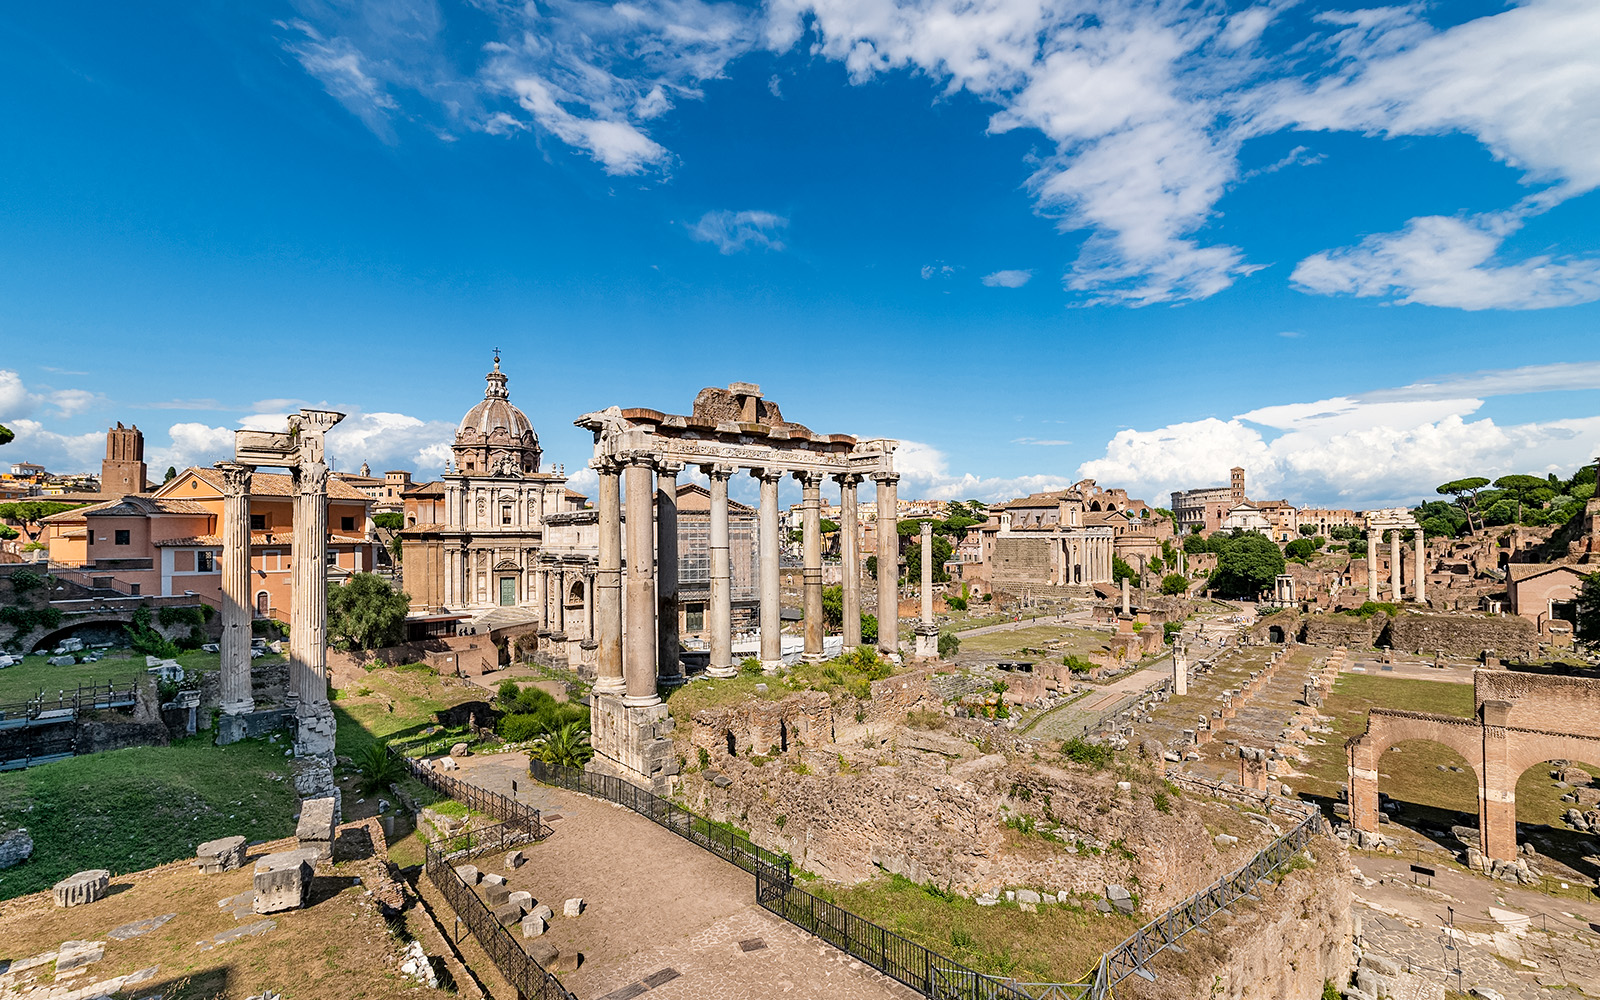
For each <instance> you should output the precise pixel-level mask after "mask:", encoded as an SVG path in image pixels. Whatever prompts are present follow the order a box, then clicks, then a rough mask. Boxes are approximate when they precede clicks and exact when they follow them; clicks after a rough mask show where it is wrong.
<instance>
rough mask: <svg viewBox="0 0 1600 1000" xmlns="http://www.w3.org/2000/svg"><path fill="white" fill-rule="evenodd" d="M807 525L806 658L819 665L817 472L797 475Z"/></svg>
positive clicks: (819, 517)
mask: <svg viewBox="0 0 1600 1000" xmlns="http://www.w3.org/2000/svg"><path fill="white" fill-rule="evenodd" d="M795 478H796V479H798V480H799V481H800V496H801V498H802V500H801V502H802V512H803V515H804V518H805V523H804V524H803V526H802V531H801V537H802V539H803V542H804V548H805V553H804V558H805V573H804V580H803V582H804V585H805V590H804V597H805V615H806V618H805V624H806V648H805V658H806V659H807V660H810V661H811V662H813V663H815V662H816V661H818V660H822V659H824V658H825V657H824V656H823V654H822V476H821V475H819V474H817V473H815V472H797V473H795Z"/></svg>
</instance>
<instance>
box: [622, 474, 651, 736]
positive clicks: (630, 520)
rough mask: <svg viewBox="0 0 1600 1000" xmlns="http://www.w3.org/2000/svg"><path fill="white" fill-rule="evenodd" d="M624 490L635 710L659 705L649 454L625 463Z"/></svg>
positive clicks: (629, 671) (628, 660)
mask: <svg viewBox="0 0 1600 1000" xmlns="http://www.w3.org/2000/svg"><path fill="white" fill-rule="evenodd" d="M623 461H624V463H625V464H624V467H623V472H622V478H623V485H624V488H626V489H627V491H628V513H627V517H626V519H625V523H626V525H627V529H628V574H627V579H626V580H625V581H624V583H623V585H624V586H625V587H626V588H627V591H628V597H627V603H628V628H627V630H626V631H625V632H624V633H623V640H624V646H623V651H622V671H623V675H624V679H625V680H626V682H627V694H626V695H625V696H624V697H623V699H622V703H623V704H624V705H626V706H628V707H629V708H644V707H648V706H650V705H657V704H660V702H661V696H660V695H659V694H657V693H656V651H657V643H656V580H655V518H654V517H653V516H652V511H651V508H652V507H653V506H654V505H653V504H652V503H651V499H652V496H651V495H652V494H653V493H654V492H655V490H654V489H653V487H654V485H655V484H654V483H653V482H651V480H652V479H653V475H652V473H653V469H652V468H651V464H652V463H651V459H650V456H649V455H648V454H642V453H641V454H635V455H630V456H628V457H627V458H625V459H624V460H623Z"/></svg>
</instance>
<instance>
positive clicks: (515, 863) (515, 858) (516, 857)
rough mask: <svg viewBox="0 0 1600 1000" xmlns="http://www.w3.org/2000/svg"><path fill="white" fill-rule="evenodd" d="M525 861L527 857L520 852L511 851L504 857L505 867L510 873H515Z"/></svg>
mask: <svg viewBox="0 0 1600 1000" xmlns="http://www.w3.org/2000/svg"><path fill="white" fill-rule="evenodd" d="M527 860H528V856H527V855H525V854H523V853H522V852H521V851H512V852H511V853H510V854H507V855H506V867H507V868H510V869H511V870H512V871H516V870H517V869H518V868H521V867H522V865H523V863H524V862H526V861H527Z"/></svg>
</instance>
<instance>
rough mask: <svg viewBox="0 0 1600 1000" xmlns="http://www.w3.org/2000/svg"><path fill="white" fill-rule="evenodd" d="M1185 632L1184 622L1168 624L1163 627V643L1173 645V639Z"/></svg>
mask: <svg viewBox="0 0 1600 1000" xmlns="http://www.w3.org/2000/svg"><path fill="white" fill-rule="evenodd" d="M1182 631H1183V622H1167V623H1166V624H1164V625H1162V626H1161V641H1162V642H1165V643H1166V644H1167V645H1169V646H1170V645H1172V637H1173V636H1175V635H1177V634H1178V633H1179V632H1182Z"/></svg>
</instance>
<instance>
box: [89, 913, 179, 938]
mask: <svg viewBox="0 0 1600 1000" xmlns="http://www.w3.org/2000/svg"><path fill="white" fill-rule="evenodd" d="M175 916H177V914H176V913H163V914H161V915H160V916H159V917H145V918H144V919H143V920H135V921H133V922H132V923H130V924H123V925H122V926H121V927H114V928H112V929H111V930H109V931H107V932H106V937H108V938H110V939H111V940H113V941H131V940H132V939H134V938H136V937H142V936H143V935H145V934H149V933H150V932H151V931H153V930H155V929H156V928H157V927H160V926H161V925H162V924H164V923H166V922H167V921H168V920H171V919H172V918H173V917H175Z"/></svg>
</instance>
